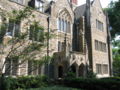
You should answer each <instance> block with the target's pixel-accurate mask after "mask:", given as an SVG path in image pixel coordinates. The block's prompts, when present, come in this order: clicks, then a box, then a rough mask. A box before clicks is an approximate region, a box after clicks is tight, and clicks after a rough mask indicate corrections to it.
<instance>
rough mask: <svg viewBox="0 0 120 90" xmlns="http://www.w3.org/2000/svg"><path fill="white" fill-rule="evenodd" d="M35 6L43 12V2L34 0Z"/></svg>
mask: <svg viewBox="0 0 120 90" xmlns="http://www.w3.org/2000/svg"><path fill="white" fill-rule="evenodd" d="M35 7H36V9H37V10H39V11H41V12H43V11H44V6H43V2H42V1H40V0H35Z"/></svg>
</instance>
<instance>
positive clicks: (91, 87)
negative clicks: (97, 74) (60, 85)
mask: <svg viewBox="0 0 120 90" xmlns="http://www.w3.org/2000/svg"><path fill="white" fill-rule="evenodd" d="M64 85H65V86H68V87H72V88H81V89H84V90H120V78H103V79H95V78H71V79H70V78H67V79H65V80H64Z"/></svg>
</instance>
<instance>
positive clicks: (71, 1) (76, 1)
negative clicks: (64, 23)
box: [69, 0, 78, 10]
mask: <svg viewBox="0 0 120 90" xmlns="http://www.w3.org/2000/svg"><path fill="white" fill-rule="evenodd" d="M69 1H70V4H71V7H72V9H73V10H74V9H75V8H76V7H77V5H78V0H69Z"/></svg>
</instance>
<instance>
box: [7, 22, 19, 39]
mask: <svg viewBox="0 0 120 90" xmlns="http://www.w3.org/2000/svg"><path fill="white" fill-rule="evenodd" d="M19 34H20V22H15V21H11V20H10V21H9V25H8V31H7V32H6V35H10V36H14V37H17V36H18V35H19Z"/></svg>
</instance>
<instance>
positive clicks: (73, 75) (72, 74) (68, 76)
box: [65, 72, 76, 79]
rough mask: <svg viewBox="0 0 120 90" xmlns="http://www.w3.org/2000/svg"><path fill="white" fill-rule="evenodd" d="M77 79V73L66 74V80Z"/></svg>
mask: <svg viewBox="0 0 120 90" xmlns="http://www.w3.org/2000/svg"><path fill="white" fill-rule="evenodd" d="M75 77H76V74H75V73H73V72H68V73H67V74H66V76H65V78H68V79H69V78H75Z"/></svg>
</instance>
